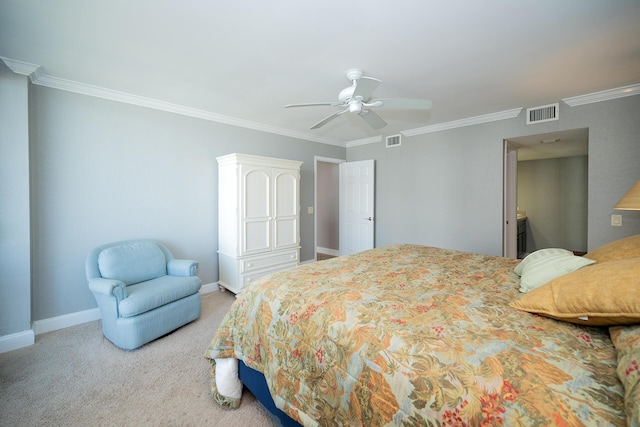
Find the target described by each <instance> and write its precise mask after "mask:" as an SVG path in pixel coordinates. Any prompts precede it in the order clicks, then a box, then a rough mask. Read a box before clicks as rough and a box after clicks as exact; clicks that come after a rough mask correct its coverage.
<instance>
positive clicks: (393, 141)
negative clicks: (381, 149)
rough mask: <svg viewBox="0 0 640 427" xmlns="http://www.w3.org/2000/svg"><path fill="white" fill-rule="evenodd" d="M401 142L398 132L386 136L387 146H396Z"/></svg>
mask: <svg viewBox="0 0 640 427" xmlns="http://www.w3.org/2000/svg"><path fill="white" fill-rule="evenodd" d="M401 143H402V140H401V139H400V134H398V135H389V136H388V137H387V147H397V146H399V145H400V144H401Z"/></svg>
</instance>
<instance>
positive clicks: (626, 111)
mask: <svg viewBox="0 0 640 427" xmlns="http://www.w3.org/2000/svg"><path fill="white" fill-rule="evenodd" d="M550 102H551V100H550ZM434 108H437V105H435V106H434ZM559 117H560V120H558V121H554V122H546V123H538V124H535V125H526V123H525V122H526V120H525V110H523V111H522V113H520V115H519V116H518V117H517V118H514V119H508V120H501V121H497V122H492V123H485V124H480V125H474V126H468V127H463V128H457V129H452V130H446V131H441V132H434V133H428V134H423V135H417V136H414V137H408V138H403V142H402V145H401V146H400V147H394V148H389V149H387V148H385V147H384V142H380V143H376V144H369V145H362V146H358V147H352V148H349V149H348V150H347V160H348V161H354V160H363V159H375V161H376V219H377V220H376V229H375V232H376V246H383V245H386V244H390V243H396V242H407V243H420V244H425V245H431V246H439V247H445V248H452V249H460V250H467V251H471V252H478V253H485V254H493V255H501V254H502V203H503V187H502V186H503V177H502V173H503V172H502V171H503V140H504V139H505V138H514V137H519V136H525V135H533V134H539V133H546V132H554V131H559V130H569V129H578V128H589V167H588V175H589V177H588V182H589V190H588V207H589V209H588V212H589V213H588V215H589V218H588V241H587V247H588V249H594V248H597V247H599V246H601V245H603V244H605V243H607V242H610V241H613V240H616V239H619V238H622V237H626V236H630V235H634V234H640V212H639V211H635V212H634V211H625V212H623V211H614V210H613V206H614V205H615V203H616V202H617V201H618V199H619V198H620V197H622V195H624V193H625V192H626V191H627V190H628V189H629V188H630V187H631V186H632V185H633V183H634V182H635V181H636V180H637V179H638V178H640V120H638V117H640V96H629V97H625V98H619V99H615V100H610V101H602V102H597V103H592V104H587V105H582V106H576V107H569V106H568V105H566V104H564V103H561V104H560V116H559ZM614 213H616V214H622V215H623V226H622V227H612V226H611V225H610V224H611V214H614Z"/></svg>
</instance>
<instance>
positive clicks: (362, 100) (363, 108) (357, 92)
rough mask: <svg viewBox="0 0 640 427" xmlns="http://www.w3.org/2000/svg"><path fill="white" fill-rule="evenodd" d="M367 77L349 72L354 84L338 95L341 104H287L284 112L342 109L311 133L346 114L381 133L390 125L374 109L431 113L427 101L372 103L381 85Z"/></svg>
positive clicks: (355, 70)
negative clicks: (357, 118) (303, 109)
mask: <svg viewBox="0 0 640 427" xmlns="http://www.w3.org/2000/svg"><path fill="white" fill-rule="evenodd" d="M363 74H364V73H363V72H362V71H361V70H358V69H352V70H347V73H346V75H347V79H349V81H350V82H351V86H349V87H347V88H345V89H343V90H341V91H340V93H339V94H338V101H336V102H313V103H309V104H288V105H285V106H284V108H291V107H317V106H325V105H329V106H336V107H342V108H343V109H342V110H340V111H337V112H335V113H333V114H331V115H330V116H328V117H325V118H324V119H322V120H320V121H319V122H318V123H316V124H315V125H313V126H311V129H318V128H319V127H321V126H324V125H326V124H327V123H329V122H330V121H331V120H333V119H335V118H336V117H338V116H339V115H341V114H344V113H346V112H350V113H357V114H358V115H359V116H360V117H362V118H363V119H364V120H365V121H366V122H367V123H369V125H371V127H372V128H374V129H381V128H383V127H385V126H386V125H387V122H385V121H384V120H382V118H381V117H380V116H379V115H377V114H376V113H374V112H373V110H372V109H373V108H388V109H396V110H400V109H404V110H428V109H430V108H431V106H432V105H433V103H432V102H431V101H430V100H428V99H413V98H378V99H372V98H371V95H372V94H373V91H374V90H376V88H377V87H378V86H380V83H382V81H380V80H378V79H374V78H373V77H365V76H364V75H363Z"/></svg>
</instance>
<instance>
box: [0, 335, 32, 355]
mask: <svg viewBox="0 0 640 427" xmlns="http://www.w3.org/2000/svg"><path fill="white" fill-rule="evenodd" d="M35 338H36V337H35V335H34V334H33V331H32V330H27V331H22V332H17V333H15V334H9V335H2V336H0V353H5V352H7V351H11V350H17V349H19V348H22V347H28V346H30V345H33V344H34V343H35V342H36V339H35Z"/></svg>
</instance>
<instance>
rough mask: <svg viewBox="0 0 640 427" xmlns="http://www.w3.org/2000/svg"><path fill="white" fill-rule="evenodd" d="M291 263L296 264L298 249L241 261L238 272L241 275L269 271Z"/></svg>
mask: <svg viewBox="0 0 640 427" xmlns="http://www.w3.org/2000/svg"><path fill="white" fill-rule="evenodd" d="M292 262H293V263H297V262H298V249H294V250H291V251H285V252H279V253H277V254H269V255H261V256H259V257H252V258H246V259H243V260H242V261H241V267H240V271H241V272H242V273H248V272H251V271H257V270H262V269H265V268H268V269H271V267H276V266H278V265H281V264H287V263H292Z"/></svg>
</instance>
